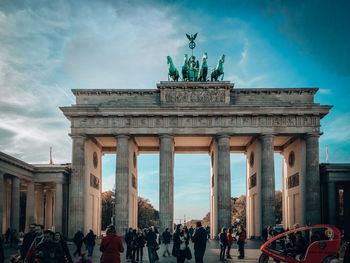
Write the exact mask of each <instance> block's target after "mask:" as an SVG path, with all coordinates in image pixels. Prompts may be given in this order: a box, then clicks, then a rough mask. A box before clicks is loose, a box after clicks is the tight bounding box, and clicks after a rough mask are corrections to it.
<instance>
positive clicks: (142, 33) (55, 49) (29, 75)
mask: <svg viewBox="0 0 350 263" xmlns="http://www.w3.org/2000/svg"><path fill="white" fill-rule="evenodd" d="M145 2H146V3H145ZM349 9H350V4H349V1H330V0H324V1H316V0H309V1H300V0H297V1H215V2H213V1H108V0H100V1H97V0H95V1H92V0H88V1H83V0H76V1H61V0H57V1H44V0H42V1H40V0H30V1H29V0H27V1H26V0H24V1H10V0H2V1H0V120H1V121H0V150H1V151H4V152H6V153H8V154H11V155H13V156H15V157H17V158H20V159H22V160H24V161H27V162H33V163H45V162H46V163H47V162H48V161H49V147H50V146H52V147H53V157H54V161H55V162H57V163H58V162H64V163H66V162H70V161H71V139H70V138H69V136H68V135H67V134H68V133H69V122H68V121H67V120H66V119H65V118H64V116H63V114H62V113H61V112H60V111H59V109H58V107H59V106H65V105H71V104H72V103H74V96H73V95H72V93H71V91H70V90H71V89H72V88H140V89H143V88H156V83H157V82H159V81H161V80H166V78H167V65H166V56H167V55H171V56H172V57H173V59H174V62H175V65H177V66H179V65H181V64H182V59H183V54H184V53H189V52H188V47H187V39H186V37H185V33H195V32H198V37H197V47H196V49H195V55H196V56H197V57H201V56H202V53H203V52H205V51H206V52H207V53H208V64H209V66H211V67H213V66H215V65H216V62H217V59H218V58H219V56H220V55H221V54H223V53H224V54H225V55H226V60H225V64H224V68H225V79H226V80H230V81H232V82H234V83H235V87H237V88H261V87H264V88H285V87H319V88H320V90H319V92H318V94H317V95H316V98H315V101H316V102H318V103H321V104H326V105H334V108H333V109H332V110H331V112H330V114H328V115H327V116H326V117H325V118H324V119H323V120H322V121H321V125H322V127H321V129H322V131H323V132H324V135H322V136H321V138H320V161H323V162H324V161H325V148H326V146H327V145H328V147H329V161H330V162H350V110H349V106H348V105H349V99H350V96H349V86H350V55H349V46H350V34H349V32H348V30H349V28H350V18H349V16H348V10H349ZM275 160H276V165H275V166H276V188H279V187H280V181H279V180H280V179H279V178H280V174H281V172H280V164H281V160H280V157H279V156H278V155H276V158H275ZM114 163H115V162H114V161H113V160H112V157H111V156H108V155H106V156H105V157H104V169H103V171H104V174H103V187H104V189H107V188H109V187H111V185H113V176H114V175H113V174H114V172H113V165H114ZM139 164H140V165H139V176H140V179H139V186H140V189H139V190H140V191H139V192H140V195H141V196H144V197H146V198H149V199H150V200H151V201H152V203H154V205H155V206H156V207H157V201H158V200H157V199H158V198H157V196H158V190H157V189H158V185H157V180H158V179H157V169H158V159H157V157H156V156H154V155H140V156H139ZM231 167H232V168H233V167H234V169H232V195H234V196H238V195H240V194H242V193H244V192H245V184H244V176H245V161H244V155H232V156H231ZM194 173H195V174H196V177H194V176H191V175H193V174H194ZM151 178H155V181H154V180H153V179H152V180H151ZM191 180H193V181H191ZM191 189H192V190H191ZM193 189H194V190H193ZM175 191H176V194H175V217H176V218H182V217H183V214H186V217H187V218H188V219H190V218H192V217H197V218H198V217H202V216H204V215H205V213H206V212H207V211H208V209H209V197H208V196H209V161H208V156H206V155H190V156H186V155H176V159H175ZM185 195H186V196H185ZM188 200H191V202H188ZM189 204H193V205H191V206H189V207H188V205H189Z"/></svg>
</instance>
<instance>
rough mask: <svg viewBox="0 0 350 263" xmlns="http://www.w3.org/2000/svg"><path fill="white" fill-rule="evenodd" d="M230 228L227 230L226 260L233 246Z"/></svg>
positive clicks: (229, 256)
mask: <svg viewBox="0 0 350 263" xmlns="http://www.w3.org/2000/svg"><path fill="white" fill-rule="evenodd" d="M232 232H233V231H232V228H230V229H229V231H228V233H227V250H226V258H231V255H230V249H231V246H232V244H233V236H232Z"/></svg>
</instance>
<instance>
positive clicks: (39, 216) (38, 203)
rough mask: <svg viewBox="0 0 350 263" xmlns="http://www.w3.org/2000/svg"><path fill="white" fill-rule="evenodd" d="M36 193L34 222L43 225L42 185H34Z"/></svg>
mask: <svg viewBox="0 0 350 263" xmlns="http://www.w3.org/2000/svg"><path fill="white" fill-rule="evenodd" d="M35 188H36V194H35V202H34V206H35V213H36V221H35V223H37V224H40V225H44V186H43V185H41V184H39V185H36V187H35Z"/></svg>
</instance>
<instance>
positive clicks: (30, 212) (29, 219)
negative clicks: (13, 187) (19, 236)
mask: <svg viewBox="0 0 350 263" xmlns="http://www.w3.org/2000/svg"><path fill="white" fill-rule="evenodd" d="M33 223H34V182H28V186H27V203H26V230H28V228H29V225H31V224H33Z"/></svg>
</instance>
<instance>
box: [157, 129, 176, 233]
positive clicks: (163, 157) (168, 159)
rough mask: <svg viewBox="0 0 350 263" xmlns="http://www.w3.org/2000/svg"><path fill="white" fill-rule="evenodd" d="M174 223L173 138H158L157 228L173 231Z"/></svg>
mask: <svg viewBox="0 0 350 263" xmlns="http://www.w3.org/2000/svg"><path fill="white" fill-rule="evenodd" d="M173 223H174V137H173V136H171V135H160V136H159V226H160V233H162V232H163V231H164V230H165V229H166V228H169V231H170V232H172V231H173Z"/></svg>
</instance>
